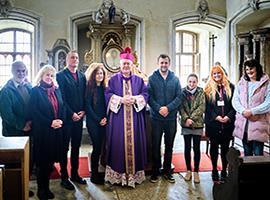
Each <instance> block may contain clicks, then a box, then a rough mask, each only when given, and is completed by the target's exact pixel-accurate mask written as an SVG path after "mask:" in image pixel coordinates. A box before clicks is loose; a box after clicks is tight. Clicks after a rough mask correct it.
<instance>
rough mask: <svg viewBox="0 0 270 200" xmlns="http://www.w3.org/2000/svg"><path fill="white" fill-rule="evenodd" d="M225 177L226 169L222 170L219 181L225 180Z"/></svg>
mask: <svg viewBox="0 0 270 200" xmlns="http://www.w3.org/2000/svg"><path fill="white" fill-rule="evenodd" d="M226 178H227V171H226V170H222V171H221V174H220V181H221V182H225V181H226Z"/></svg>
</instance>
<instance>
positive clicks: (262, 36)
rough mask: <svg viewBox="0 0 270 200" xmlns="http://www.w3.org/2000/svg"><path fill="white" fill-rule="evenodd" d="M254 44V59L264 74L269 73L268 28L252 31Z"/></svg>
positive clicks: (269, 36) (269, 47) (269, 42)
mask: <svg viewBox="0 0 270 200" xmlns="http://www.w3.org/2000/svg"><path fill="white" fill-rule="evenodd" d="M252 34H253V37H254V41H253V42H254V43H255V44H257V48H256V50H257V51H256V58H257V60H258V61H259V62H260V64H261V65H262V66H263V70H264V71H265V72H266V73H268V74H269V73H270V69H269V68H270V28H264V29H259V30H255V31H252Z"/></svg>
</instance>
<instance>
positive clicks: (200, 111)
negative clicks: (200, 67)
mask: <svg viewBox="0 0 270 200" xmlns="http://www.w3.org/2000/svg"><path fill="white" fill-rule="evenodd" d="M133 62H134V56H133V54H132V50H131V49H130V48H128V47H127V48H125V49H124V50H123V51H122V52H121V53H120V72H118V73H116V74H114V75H113V76H112V77H110V79H109V81H108V82H107V78H108V77H107V74H106V70H105V68H104V66H103V64H102V63H93V64H91V65H90V66H89V68H88V69H87V70H86V72H85V74H83V73H82V72H80V71H79V70H78V64H79V56H78V53H77V52H76V51H70V52H69V53H68V54H67V58H66V63H67V67H66V68H65V69H64V70H62V71H60V72H58V73H57V72H56V69H55V68H54V67H53V66H51V65H45V66H43V67H42V68H41V69H40V70H39V72H38V74H37V76H36V81H35V84H36V85H35V86H34V87H33V88H32V86H31V84H30V83H29V82H28V81H27V79H26V77H27V68H26V66H25V64H24V63H23V62H21V61H15V62H14V63H13V64H12V74H13V78H12V79H11V80H9V81H8V82H7V84H6V85H5V86H4V87H3V88H2V90H1V93H0V112H1V117H2V122H3V135H4V136H31V137H30V138H32V139H33V150H31V155H34V156H33V157H34V158H33V160H34V163H35V164H36V168H37V185H38V193H37V195H38V197H39V199H53V198H54V194H53V193H52V192H51V190H50V189H49V179H50V174H51V172H52V170H53V165H54V163H55V162H59V163H60V166H61V171H60V172H61V185H62V186H63V187H64V188H66V189H68V190H74V185H73V184H72V182H75V183H79V184H86V180H84V179H83V178H82V177H80V176H79V174H78V168H79V149H80V145H81V139H82V130H83V118H84V116H85V115H86V126H87V129H88V132H89V136H90V138H91V141H92V144H93V151H92V154H91V178H90V180H91V181H92V182H93V183H95V184H103V183H104V182H105V181H106V182H110V183H111V184H121V185H127V186H131V187H135V185H136V184H140V183H142V182H143V181H144V180H145V172H144V170H145V166H146V164H147V161H148V160H149V159H147V157H146V156H147V140H146V119H145V118H146V108H147V104H148V105H149V107H150V119H151V130H152V132H151V136H152V141H151V143H152V151H151V152H152V158H151V160H152V176H151V178H150V181H151V182H153V183H155V182H157V181H158V179H159V177H160V175H162V176H163V177H164V178H165V179H166V180H168V181H169V182H170V183H174V182H175V179H174V177H173V170H172V168H171V163H172V154H173V144H174V138H175V135H176V132H177V114H178V113H179V114H180V116H181V119H180V121H181V126H182V131H181V132H182V134H183V136H184V144H185V161H186V167H187V173H186V175H185V177H184V179H185V180H186V181H189V180H191V179H192V166H191V147H192V146H193V149H194V173H193V176H194V182H195V183H199V182H200V178H199V173H198V172H199V164H200V141H201V136H202V135H203V132H204V124H205V132H206V134H207V136H208V137H209V138H210V145H211V146H210V155H211V161H212V166H213V171H212V178H213V180H214V181H216V180H219V179H222V180H224V179H225V178H226V176H227V171H226V168H227V160H226V153H227V152H228V149H229V144H230V140H231V139H232V137H233V135H234V136H236V137H239V138H240V139H241V140H242V141H243V146H244V153H245V155H253V154H254V155H262V154H263V145H264V142H266V141H268V139H269V134H270V133H269V126H270V125H269V120H270V114H269V113H270V84H269V77H268V75H266V74H265V73H263V71H262V66H261V65H260V64H259V63H258V62H257V61H256V60H249V61H246V62H245V63H244V75H243V77H242V78H241V80H240V81H239V83H238V84H237V86H236V89H234V86H233V84H232V83H231V82H230V81H229V80H228V77H227V75H226V74H225V72H224V70H223V68H222V67H221V66H219V65H218V66H214V67H213V68H212V69H211V71H210V75H209V80H208V82H207V84H206V86H205V88H204V89H202V88H200V87H199V86H198V76H197V75H196V74H190V75H189V76H188V79H187V86H186V87H185V88H183V89H182V88H181V86H180V81H179V79H178V77H177V76H176V75H175V74H174V73H173V72H172V71H171V70H170V69H169V67H170V57H169V56H168V55H165V54H161V55H160V56H159V57H158V58H157V65H158V69H157V70H156V71H154V73H153V74H152V75H151V76H150V77H149V80H148V83H147V85H146V84H145V82H144V81H143V79H142V78H140V77H138V76H137V75H134V74H133V73H132V67H133ZM163 134H164V143H165V153H164V160H163V163H162V162H161V160H162V159H161V141H162V136H163ZM192 141H193V145H192ZM70 143H71V145H70ZM219 146H221V159H222V171H221V177H219V174H218V170H217V160H218V150H219ZM69 147H71V153H70V154H71V156H70V162H71V171H70V174H69V173H68V170H67V161H68V159H67V157H68V156H67V154H68V151H69ZM100 164H101V165H103V166H104V167H105V173H102V172H100V171H99V165H100ZM161 169H162V170H161ZM69 176H70V178H69Z"/></svg>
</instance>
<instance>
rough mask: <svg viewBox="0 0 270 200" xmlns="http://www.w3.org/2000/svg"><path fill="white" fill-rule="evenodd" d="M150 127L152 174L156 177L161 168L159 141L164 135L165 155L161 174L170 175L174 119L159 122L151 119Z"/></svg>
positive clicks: (174, 130)
mask: <svg viewBox="0 0 270 200" xmlns="http://www.w3.org/2000/svg"><path fill="white" fill-rule="evenodd" d="M151 127H152V159H153V167H152V170H153V174H154V175H158V174H159V169H160V168H161V152H160V147H161V139H162V135H163V133H164V143H165V154H164V162H163V172H164V173H171V163H172V153H173V142H174V138H175V134H176V119H175V120H170V121H161V120H155V119H151Z"/></svg>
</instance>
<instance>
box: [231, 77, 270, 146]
mask: <svg viewBox="0 0 270 200" xmlns="http://www.w3.org/2000/svg"><path fill="white" fill-rule="evenodd" d="M267 84H269V77H268V75H264V76H263V77H262V78H261V80H260V84H259V85H258V87H257V88H256V89H255V92H254V93H253V95H252V97H251V102H250V108H253V107H255V106H258V105H260V104H261V103H263V102H264V99H265V93H266V91H267V90H266V89H267ZM239 91H241V92H240V94H239V97H240V101H241V104H242V105H243V107H244V108H248V103H247V99H248V81H246V80H245V79H244V78H243V77H242V78H241V80H240V81H239ZM246 123H247V119H246V118H245V117H244V116H243V115H242V114H240V113H236V120H235V129H234V132H233V135H234V136H236V137H238V138H240V139H243V137H244V131H245V125H246ZM269 136H270V113H269V112H268V113H264V114H260V115H255V116H254V117H253V119H251V120H249V121H248V136H247V139H248V141H252V140H254V141H259V142H267V141H268V140H269Z"/></svg>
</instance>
